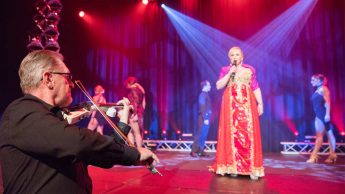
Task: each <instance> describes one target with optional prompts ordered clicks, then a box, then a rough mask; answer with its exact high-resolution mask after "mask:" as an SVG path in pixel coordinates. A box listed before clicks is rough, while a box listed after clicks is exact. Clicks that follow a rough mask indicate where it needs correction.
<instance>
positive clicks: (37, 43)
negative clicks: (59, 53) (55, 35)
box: [27, 36, 43, 52]
mask: <svg viewBox="0 0 345 194" xmlns="http://www.w3.org/2000/svg"><path fill="white" fill-rule="evenodd" d="M27 48H28V50H29V52H31V51H35V50H43V45H42V43H41V37H40V36H35V37H32V38H31V39H30V42H29V44H28V45H27Z"/></svg>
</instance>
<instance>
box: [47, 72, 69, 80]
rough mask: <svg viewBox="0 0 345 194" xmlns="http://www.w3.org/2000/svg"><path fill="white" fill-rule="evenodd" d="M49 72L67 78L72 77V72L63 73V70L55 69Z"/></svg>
mask: <svg viewBox="0 0 345 194" xmlns="http://www.w3.org/2000/svg"><path fill="white" fill-rule="evenodd" d="M49 73H51V74H58V75H62V76H64V77H66V78H67V79H69V80H71V81H72V79H73V76H72V73H63V72H56V71H50V72H49Z"/></svg>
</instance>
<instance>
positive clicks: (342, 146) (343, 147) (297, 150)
mask: <svg viewBox="0 0 345 194" xmlns="http://www.w3.org/2000/svg"><path fill="white" fill-rule="evenodd" d="M280 144H281V145H282V146H283V151H281V153H282V154H311V152H312V151H313V148H314V146H315V143H305V142H280ZM328 152H329V144H328V143H323V144H322V146H321V148H320V151H319V154H320V155H327V154H328ZM335 152H336V153H337V155H345V143H336V147H335Z"/></svg>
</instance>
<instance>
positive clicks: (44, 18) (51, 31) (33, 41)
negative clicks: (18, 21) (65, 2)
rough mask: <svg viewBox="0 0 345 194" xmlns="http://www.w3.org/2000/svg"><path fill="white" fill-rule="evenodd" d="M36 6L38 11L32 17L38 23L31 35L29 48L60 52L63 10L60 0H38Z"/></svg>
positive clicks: (30, 49) (31, 49)
mask: <svg viewBox="0 0 345 194" xmlns="http://www.w3.org/2000/svg"><path fill="white" fill-rule="evenodd" d="M34 6H35V8H36V10H37V11H38V13H37V14H36V15H34V17H33V18H32V19H33V20H34V22H35V24H36V26H35V27H34V29H33V32H32V33H31V35H30V36H29V43H28V45H27V48H28V50H29V51H30V52H31V51H33V50H42V49H47V50H52V51H56V52H59V51H60V45H59V43H58V42H57V40H58V36H59V34H60V33H59V30H58V23H59V21H60V19H61V18H60V16H59V13H60V12H61V10H62V4H61V2H60V0H36V1H35V3H34ZM42 43H44V44H42Z"/></svg>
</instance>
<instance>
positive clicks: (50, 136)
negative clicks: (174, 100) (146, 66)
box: [0, 50, 159, 193]
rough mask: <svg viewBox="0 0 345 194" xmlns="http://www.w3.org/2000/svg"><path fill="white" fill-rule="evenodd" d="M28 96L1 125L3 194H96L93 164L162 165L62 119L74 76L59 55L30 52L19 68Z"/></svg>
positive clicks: (9, 110)
mask: <svg viewBox="0 0 345 194" xmlns="http://www.w3.org/2000/svg"><path fill="white" fill-rule="evenodd" d="M19 77H20V86H21V89H22V91H23V93H24V96H23V97H21V98H19V99H17V100H15V101H13V102H12V103H11V104H10V105H9V106H8V107H7V108H6V110H5V112H4V114H3V117H2V120H1V123H0V161H1V166H2V173H3V175H2V177H3V187H4V193H92V182H91V178H90V177H89V175H88V168H87V166H88V165H94V166H98V167H101V168H111V167H112V166H113V165H115V164H120V165H137V164H141V163H143V162H144V161H145V162H146V161H147V160H151V161H152V160H153V162H152V164H155V163H156V162H159V159H158V158H157V156H156V155H155V154H154V153H152V152H151V151H150V150H148V149H145V148H135V147H131V146H128V145H126V144H121V143H119V142H118V141H114V138H113V137H110V136H103V135H100V134H99V133H96V132H93V131H91V130H89V129H86V128H78V127H77V126H75V125H70V124H68V123H67V122H66V121H65V120H62V118H60V117H59V112H60V109H61V108H62V107H67V106H68V105H69V104H70V103H71V102H72V96H71V89H72V88H74V83H73V82H72V81H71V79H72V76H71V73H70V71H69V69H68V68H67V66H66V65H65V64H64V62H63V56H62V55H61V54H59V53H57V52H53V51H48V50H40V51H33V52H31V53H29V54H28V55H27V56H26V57H25V58H24V59H23V61H22V62H21V65H20V68H19ZM120 103H122V104H123V106H124V108H123V111H124V114H122V116H123V119H121V121H122V123H121V125H119V128H121V129H124V128H128V127H129V126H128V125H127V124H126V122H127V121H126V117H127V119H128V110H129V104H128V100H126V99H124V100H122V101H121V102H120Z"/></svg>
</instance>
